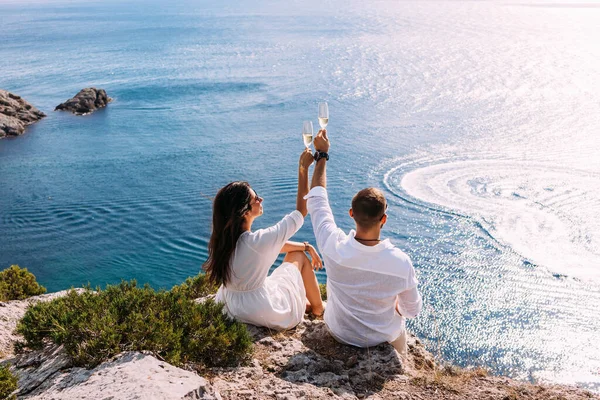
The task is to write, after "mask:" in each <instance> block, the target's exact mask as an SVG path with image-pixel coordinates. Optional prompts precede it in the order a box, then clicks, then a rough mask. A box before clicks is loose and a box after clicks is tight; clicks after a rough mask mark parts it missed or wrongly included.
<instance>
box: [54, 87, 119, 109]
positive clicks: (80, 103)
mask: <svg viewBox="0 0 600 400" xmlns="http://www.w3.org/2000/svg"><path fill="white" fill-rule="evenodd" d="M111 101H112V99H111V98H110V97H108V96H107V94H106V91H105V90H104V89H96V88H93V87H92V88H85V89H81V91H79V93H77V94H76V95H75V97H73V98H71V99H69V100H67V101H65V102H64V103H62V104H59V105H57V106H56V108H55V109H54V111H70V112H72V113H73V114H75V115H85V114H89V113H91V112H94V111H96V110H97V109H98V108H102V107H105V106H106V105H107V104H108V103H110V102H111Z"/></svg>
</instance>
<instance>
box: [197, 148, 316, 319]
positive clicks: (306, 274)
mask: <svg viewBox="0 0 600 400" xmlns="http://www.w3.org/2000/svg"><path fill="white" fill-rule="evenodd" d="M312 162H313V156H312V154H311V152H310V150H309V149H306V150H305V151H304V152H303V153H302V154H301V156H300V163H299V169H298V195H297V199H296V210H295V211H293V212H291V213H290V214H288V215H286V216H285V217H283V219H282V220H281V221H279V222H278V223H277V224H275V225H273V226H271V227H269V228H266V229H259V230H257V231H254V232H253V231H252V223H253V222H254V220H255V219H256V218H257V217H259V216H260V215H262V213H263V206H262V201H263V199H262V198H261V197H260V196H258V195H257V194H256V192H255V191H254V190H252V188H251V187H250V185H249V184H248V183H247V182H232V183H230V184H228V185H227V186H225V187H224V188H222V189H221V190H219V192H218V193H217V196H216V197H215V200H214V204H213V227H212V234H211V237H210V242H209V244H208V260H207V261H206V263H205V264H204V265H203V268H204V270H205V271H206V272H207V274H208V277H209V279H210V281H211V282H213V283H216V284H217V285H220V288H219V290H218V292H217V298H216V300H217V301H219V302H222V303H225V310H226V311H227V313H228V314H229V315H230V316H232V317H234V318H236V319H237V320H239V321H242V322H247V323H250V324H254V325H260V326H265V327H268V328H273V329H278V330H279V329H289V328H293V327H294V326H296V325H298V323H300V321H302V317H303V316H304V312H305V311H306V310H309V309H310V310H311V311H312V312H313V313H314V314H315V315H322V314H323V302H322V301H321V295H320V292H319V285H318V282H317V278H316V277H315V274H314V272H313V266H314V267H315V268H317V269H320V268H321V267H322V263H321V259H320V258H319V256H318V254H317V252H316V250H315V248H314V247H313V246H311V245H310V244H308V243H307V242H305V243H297V242H290V241H288V239H289V238H290V237H292V236H293V235H294V234H295V233H296V232H297V231H298V230H299V229H300V227H301V226H302V223H303V222H304V217H305V216H306V214H307V212H308V211H307V209H306V200H305V199H304V196H305V195H306V194H307V193H308V167H309V166H310V165H311V164H312ZM305 252H308V253H309V254H310V257H311V259H312V263H311V260H309V259H308V257H307V256H306V254H305ZM280 253H286V255H285V258H284V259H283V263H282V264H281V265H280V266H279V267H277V268H276V269H275V271H273V273H272V274H271V276H267V274H268V272H269V268H270V267H271V265H273V263H274V262H275V260H276V259H277V256H278V255H279V254H280Z"/></svg>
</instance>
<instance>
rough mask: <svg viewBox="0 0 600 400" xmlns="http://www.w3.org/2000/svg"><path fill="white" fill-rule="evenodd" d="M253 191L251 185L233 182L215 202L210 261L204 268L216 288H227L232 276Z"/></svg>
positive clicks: (219, 194) (208, 260)
mask: <svg viewBox="0 0 600 400" xmlns="http://www.w3.org/2000/svg"><path fill="white" fill-rule="evenodd" d="M251 200H252V192H251V190H250V185H249V184H248V182H242V181H238V182H231V183H230V184H228V185H226V186H225V187H223V188H222V189H221V190H219V192H218V193H217V195H216V196H215V200H214V202H213V223H212V233H211V235H210V241H209V242H208V259H207V260H206V262H205V263H204V264H203V265H202V268H203V269H204V271H206V273H207V274H208V279H209V281H210V282H211V283H214V284H216V285H227V283H228V282H229V280H230V279H229V278H230V275H231V257H232V256H233V251H234V250H235V245H236V243H237V241H238V239H239V237H240V235H241V234H242V225H243V223H244V214H245V213H246V212H247V211H248V210H249V209H250V201H251Z"/></svg>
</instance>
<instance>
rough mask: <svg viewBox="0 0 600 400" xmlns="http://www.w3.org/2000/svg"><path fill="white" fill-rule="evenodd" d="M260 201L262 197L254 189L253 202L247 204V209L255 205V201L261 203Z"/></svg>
mask: <svg viewBox="0 0 600 400" xmlns="http://www.w3.org/2000/svg"><path fill="white" fill-rule="evenodd" d="M262 201H263V198H262V197H260V196H259V195H258V193H256V191H254V202H252V203H249V204H248V210H250V209H252V206H253V205H255V204H256V203H262Z"/></svg>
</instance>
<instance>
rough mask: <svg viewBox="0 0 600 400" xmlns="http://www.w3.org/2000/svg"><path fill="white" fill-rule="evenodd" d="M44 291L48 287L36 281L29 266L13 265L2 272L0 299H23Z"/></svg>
mask: <svg viewBox="0 0 600 400" xmlns="http://www.w3.org/2000/svg"><path fill="white" fill-rule="evenodd" d="M44 293H46V288H45V287H43V286H40V285H39V284H38V283H37V282H36V280H35V275H33V274H32V273H31V272H29V271H27V268H19V266H18V265H11V266H10V268H7V269H5V270H4V271H2V272H0V301H9V300H23V299H26V298H28V297H31V296H37V295H38V294H44Z"/></svg>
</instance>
